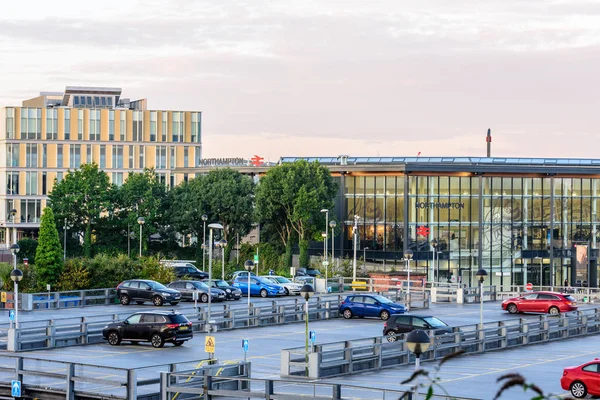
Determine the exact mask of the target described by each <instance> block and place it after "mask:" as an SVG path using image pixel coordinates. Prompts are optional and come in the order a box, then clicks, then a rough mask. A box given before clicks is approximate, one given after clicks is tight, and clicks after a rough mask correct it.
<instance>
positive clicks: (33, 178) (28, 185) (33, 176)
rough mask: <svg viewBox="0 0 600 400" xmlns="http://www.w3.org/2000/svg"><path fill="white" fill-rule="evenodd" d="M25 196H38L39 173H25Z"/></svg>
mask: <svg viewBox="0 0 600 400" xmlns="http://www.w3.org/2000/svg"><path fill="white" fill-rule="evenodd" d="M25 194H33V195H35V194H38V193H37V172H25Z"/></svg>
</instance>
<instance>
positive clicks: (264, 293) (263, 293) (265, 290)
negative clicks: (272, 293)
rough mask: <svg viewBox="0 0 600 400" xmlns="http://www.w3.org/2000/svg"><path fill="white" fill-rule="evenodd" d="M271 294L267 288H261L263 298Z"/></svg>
mask: <svg viewBox="0 0 600 400" xmlns="http://www.w3.org/2000/svg"><path fill="white" fill-rule="evenodd" d="M268 295H269V293H268V292H267V289H261V290H260V297H262V298H263V299H264V298H265V297H267V296H268Z"/></svg>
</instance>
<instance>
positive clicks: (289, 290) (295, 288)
mask: <svg viewBox="0 0 600 400" xmlns="http://www.w3.org/2000/svg"><path fill="white" fill-rule="evenodd" d="M263 278H266V279H268V280H270V281H272V282H273V283H275V284H277V285H280V286H283V288H284V289H285V294H286V296H289V295H292V294H300V289H302V285H301V284H299V283H295V282H292V281H290V280H289V279H288V278H286V277H283V276H279V275H263Z"/></svg>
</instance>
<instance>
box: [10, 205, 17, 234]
mask: <svg viewBox="0 0 600 400" xmlns="http://www.w3.org/2000/svg"><path fill="white" fill-rule="evenodd" d="M16 215H17V209H16V208H13V209H11V210H10V216H11V217H12V223H13V243H17V226H16V225H15V217H16ZM8 233H9V234H10V231H9V232H8Z"/></svg>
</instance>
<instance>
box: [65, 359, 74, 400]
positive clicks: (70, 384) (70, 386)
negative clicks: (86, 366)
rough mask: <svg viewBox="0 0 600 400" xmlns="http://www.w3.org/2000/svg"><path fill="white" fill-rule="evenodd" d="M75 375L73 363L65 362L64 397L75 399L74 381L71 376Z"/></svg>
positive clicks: (68, 399) (69, 399) (70, 399)
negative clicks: (65, 385)
mask: <svg viewBox="0 0 600 400" xmlns="http://www.w3.org/2000/svg"><path fill="white" fill-rule="evenodd" d="M74 376H75V365H74V364H71V363H69V364H67V367H66V384H67V387H66V390H65V392H66V395H67V396H66V399H67V400H75V381H74V380H73V377H74Z"/></svg>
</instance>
